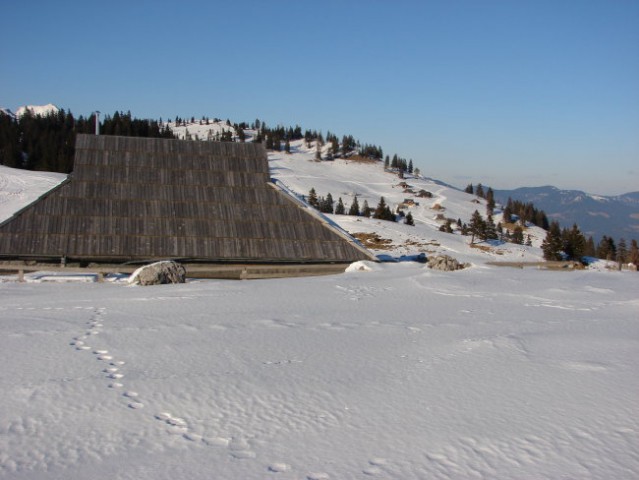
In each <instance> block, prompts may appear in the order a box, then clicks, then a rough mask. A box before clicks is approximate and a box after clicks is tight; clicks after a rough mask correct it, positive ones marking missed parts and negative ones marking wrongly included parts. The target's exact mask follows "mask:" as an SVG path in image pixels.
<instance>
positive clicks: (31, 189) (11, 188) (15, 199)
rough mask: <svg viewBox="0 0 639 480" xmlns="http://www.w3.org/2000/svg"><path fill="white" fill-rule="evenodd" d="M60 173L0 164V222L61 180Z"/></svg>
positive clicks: (61, 175) (62, 176) (62, 175)
mask: <svg viewBox="0 0 639 480" xmlns="http://www.w3.org/2000/svg"><path fill="white" fill-rule="evenodd" d="M66 177H67V176H66V175H64V174H62V173H52V172H33V171H28V170H20V169H17V168H9V167H5V166H3V165H0V222H3V221H4V220H6V219H8V218H9V217H11V216H12V215H13V214H14V213H15V212H17V211H18V210H20V209H21V208H23V207H25V206H27V205H28V204H30V203H31V202H33V201H34V200H36V199H37V198H38V197H40V196H41V195H43V194H45V193H46V192H48V191H49V190H51V189H52V188H53V187H55V186H56V185H58V184H59V183H60V182H62V181H63V180H64V179H65V178H66Z"/></svg>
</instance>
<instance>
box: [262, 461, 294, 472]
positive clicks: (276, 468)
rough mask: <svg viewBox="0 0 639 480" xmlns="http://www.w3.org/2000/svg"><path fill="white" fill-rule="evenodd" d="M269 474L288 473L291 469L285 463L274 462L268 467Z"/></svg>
mask: <svg viewBox="0 0 639 480" xmlns="http://www.w3.org/2000/svg"><path fill="white" fill-rule="evenodd" d="M268 469H269V471H270V472H274V473H280V472H288V471H289V470H290V469H291V466H290V465H289V464H287V463H282V462H275V463H271V464H270V465H269V466H268Z"/></svg>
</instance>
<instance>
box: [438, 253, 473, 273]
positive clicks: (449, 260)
mask: <svg viewBox="0 0 639 480" xmlns="http://www.w3.org/2000/svg"><path fill="white" fill-rule="evenodd" d="M469 266H470V265H469V264H468V263H459V262H458V261H457V260H456V259H454V258H453V257H450V256H448V255H438V256H436V257H429V258H428V268H432V269H433V270H442V271H445V272H452V271H455V270H461V269H462V268H467V267H469Z"/></svg>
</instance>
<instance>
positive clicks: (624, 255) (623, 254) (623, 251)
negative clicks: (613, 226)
mask: <svg viewBox="0 0 639 480" xmlns="http://www.w3.org/2000/svg"><path fill="white" fill-rule="evenodd" d="M615 260H616V261H617V262H618V263H619V265H620V266H621V264H623V263H628V248H627V246H626V240H624V239H623V238H620V239H619V242H618V243H617V256H616V258H615Z"/></svg>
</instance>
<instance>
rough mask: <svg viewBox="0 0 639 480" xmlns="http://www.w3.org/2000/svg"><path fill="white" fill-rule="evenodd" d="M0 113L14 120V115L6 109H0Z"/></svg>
mask: <svg viewBox="0 0 639 480" xmlns="http://www.w3.org/2000/svg"><path fill="white" fill-rule="evenodd" d="M0 113H2V114H4V115H8V116H10V117H11V118H15V117H16V114H15V113H13V112H12V111H11V110H9V109H8V108H4V107H0Z"/></svg>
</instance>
